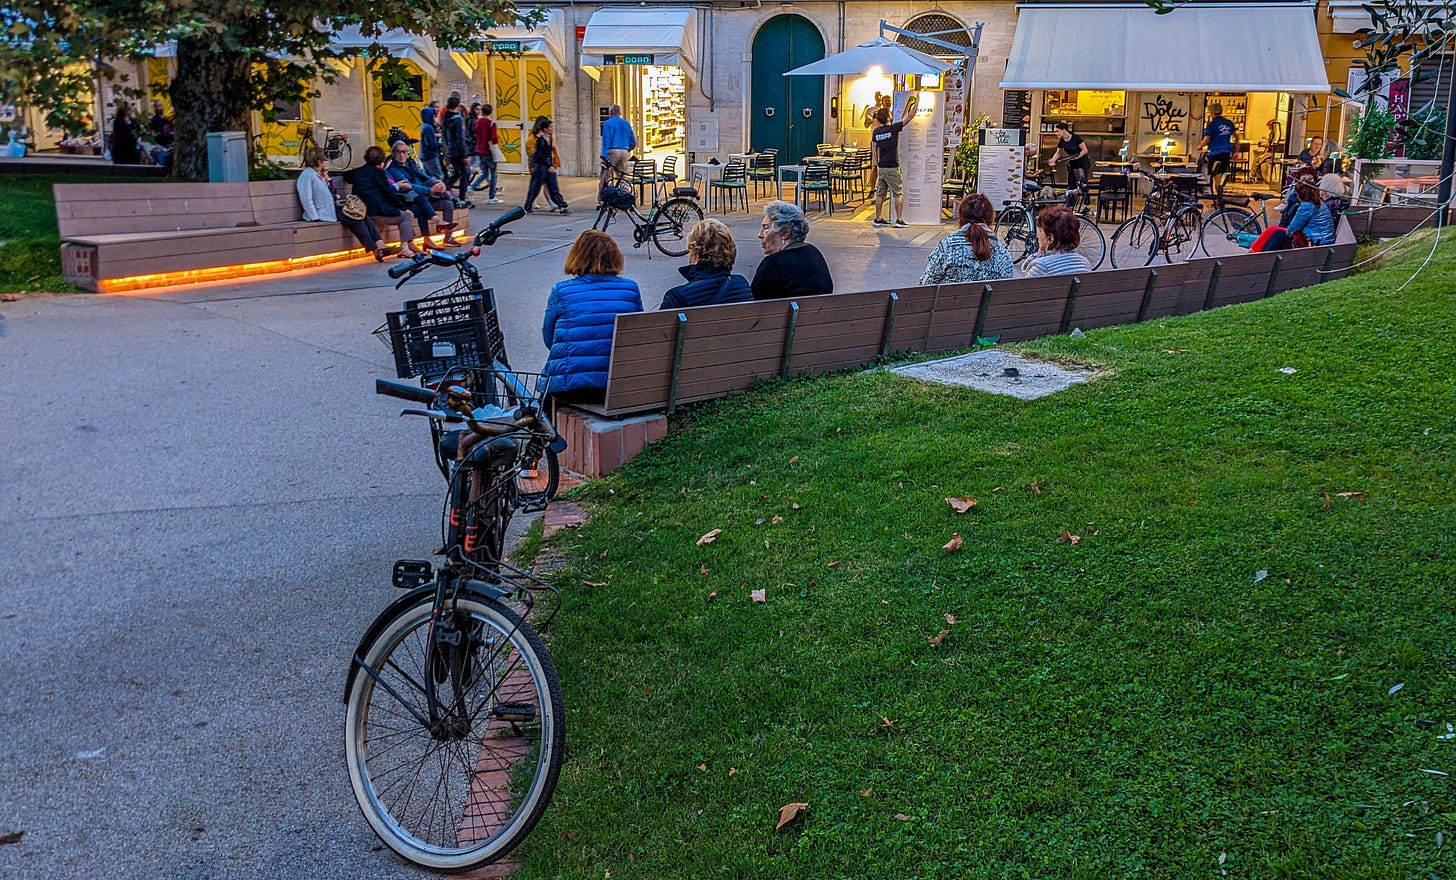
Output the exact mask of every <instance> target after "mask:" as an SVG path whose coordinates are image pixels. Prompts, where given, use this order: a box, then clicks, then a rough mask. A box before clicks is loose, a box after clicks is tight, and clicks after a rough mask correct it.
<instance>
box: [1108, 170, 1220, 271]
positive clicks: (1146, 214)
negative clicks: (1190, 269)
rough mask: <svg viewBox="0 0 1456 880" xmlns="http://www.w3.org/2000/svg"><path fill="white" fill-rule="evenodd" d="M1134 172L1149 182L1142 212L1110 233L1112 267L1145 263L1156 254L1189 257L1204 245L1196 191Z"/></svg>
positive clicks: (1174, 259)
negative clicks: (1150, 185) (1148, 190)
mask: <svg viewBox="0 0 1456 880" xmlns="http://www.w3.org/2000/svg"><path fill="white" fill-rule="evenodd" d="M1136 170H1137V173H1138V174H1139V175H1141V176H1142V177H1143V178H1145V179H1146V180H1148V181H1150V182H1151V184H1152V190H1151V191H1150V192H1149V193H1148V197H1147V200H1146V201H1145V202H1144V203H1143V207H1142V210H1141V211H1138V212H1137V213H1136V214H1134V215H1132V216H1131V217H1129V218H1128V219H1127V220H1126V221H1125V222H1124V223H1123V224H1122V225H1121V226H1119V227H1117V231H1115V232H1113V233H1112V248H1111V253H1110V254H1109V257H1110V258H1111V260H1112V266H1113V268H1114V269H1126V268H1128V267H1131V266H1146V265H1149V264H1150V263H1152V262H1153V260H1154V258H1156V257H1157V256H1158V254H1162V255H1163V258H1164V259H1165V260H1167V261H1168V262H1169V263H1174V262H1179V261H1184V260H1191V259H1193V257H1195V256H1196V255H1197V254H1198V253H1199V250H1200V249H1201V248H1202V246H1203V210H1202V209H1201V208H1200V207H1199V202H1198V193H1197V192H1185V191H1184V190H1182V189H1180V188H1179V187H1178V186H1177V184H1176V183H1175V182H1174V180H1173V178H1171V177H1166V176H1154V175H1152V174H1149V173H1148V172H1146V171H1143V170H1142V169H1136Z"/></svg>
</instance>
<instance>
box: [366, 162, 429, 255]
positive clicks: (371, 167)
mask: <svg viewBox="0 0 1456 880" xmlns="http://www.w3.org/2000/svg"><path fill="white" fill-rule="evenodd" d="M352 192H353V194H354V195H356V196H358V197H359V198H360V199H362V200H363V201H364V207H365V208H367V209H368V210H369V219H370V220H373V221H374V225H375V226H377V227H379V231H380V232H384V230H385V229H386V228H388V227H390V226H398V227H399V255H400V256H401V257H404V258H408V259H413V258H414V257H417V256H419V254H420V252H419V251H417V250H415V248H414V244H413V242H414V238H415V223H414V218H413V215H412V214H411V213H410V212H409V211H407V210H404V208H405V206H406V205H407V204H408V202H407V201H406V200H405V198H404V196H402V195H400V192H399V189H398V188H397V187H396V186H395V185H394V181H392V180H390V179H389V177H388V176H387V175H386V174H385V173H384V148H383V147H379V146H373V147H370V148H369V149H367V150H365V151H364V166H363V167H362V168H357V169H355V170H354V182H353V189H352Z"/></svg>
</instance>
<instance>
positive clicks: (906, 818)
mask: <svg viewBox="0 0 1456 880" xmlns="http://www.w3.org/2000/svg"><path fill="white" fill-rule="evenodd" d="M895 818H896V819H899V820H900V821H901V822H909V821H910V817H909V816H907V815H905V814H904V813H896V814H895Z"/></svg>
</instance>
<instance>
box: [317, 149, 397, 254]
mask: <svg viewBox="0 0 1456 880" xmlns="http://www.w3.org/2000/svg"><path fill="white" fill-rule="evenodd" d="M341 200H342V196H340V195H339V192H338V191H337V190H336V189H335V188H334V182H333V181H332V180H330V179H329V169H328V167H327V166H326V165H324V151H323V150H320V149H319V148H318V147H309V148H308V149H307V150H305V151H304V153H303V172H302V173H300V174H299V175H298V201H299V204H301V205H302V206H303V219H305V220H307V221H309V222H311V223H332V222H334V221H335V220H337V221H338V222H340V223H342V224H344V228H345V229H347V230H349V231H350V232H352V233H354V237H355V238H357V239H359V243H360V244H362V245H364V249H365V250H367V251H370V252H371V253H373V254H374V259H375V260H377V261H378V262H381V263H382V262H384V243H383V242H382V241H380V240H379V230H378V229H375V228H374V224H372V223H370V222H369V220H368V219H367V215H366V217H364V218H361V219H359V220H354V219H352V218H349V217H345V216H344V215H343V214H341V213H339V212H338V210H337V207H338V203H339V202H340V201H341Z"/></svg>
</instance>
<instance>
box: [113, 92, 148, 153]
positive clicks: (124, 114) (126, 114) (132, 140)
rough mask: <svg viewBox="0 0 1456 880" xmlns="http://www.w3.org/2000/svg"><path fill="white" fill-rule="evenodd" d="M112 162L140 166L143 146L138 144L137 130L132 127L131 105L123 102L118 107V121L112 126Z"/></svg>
mask: <svg viewBox="0 0 1456 880" xmlns="http://www.w3.org/2000/svg"><path fill="white" fill-rule="evenodd" d="M111 161H112V162H113V163H114V164H117V165H140V164H141V162H142V150H141V145H140V144H138V143H137V136H136V128H135V127H134V126H133V125H132V119H131V105H130V104H128V103H127V102H125V101H121V102H119V103H118V104H117V105H116V119H115V120H114V121H113V122H112V124H111Z"/></svg>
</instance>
